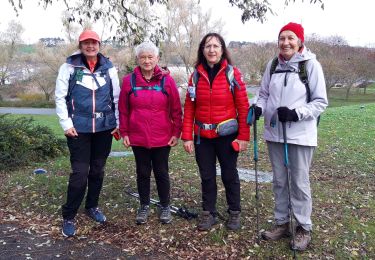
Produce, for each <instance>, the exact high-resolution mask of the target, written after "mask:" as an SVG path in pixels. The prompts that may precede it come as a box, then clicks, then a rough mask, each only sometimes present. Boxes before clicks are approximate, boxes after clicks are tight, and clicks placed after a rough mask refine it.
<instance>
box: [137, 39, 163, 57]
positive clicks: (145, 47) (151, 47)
mask: <svg viewBox="0 0 375 260" xmlns="http://www.w3.org/2000/svg"><path fill="white" fill-rule="evenodd" d="M146 51H148V52H152V53H153V54H155V55H156V56H159V48H158V47H156V45H155V44H153V43H152V42H142V43H141V44H139V45H138V46H136V47H135V56H136V57H138V55H139V54H140V53H142V52H146Z"/></svg>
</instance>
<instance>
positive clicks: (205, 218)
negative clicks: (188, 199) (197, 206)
mask: <svg viewBox="0 0 375 260" xmlns="http://www.w3.org/2000/svg"><path fill="white" fill-rule="evenodd" d="M216 222H217V219H216V217H214V216H213V215H212V214H211V212H209V211H202V215H201V217H200V222H199V224H198V230H200V231H206V230H209V229H210V228H211V227H212V226H213V225H215V224H216Z"/></svg>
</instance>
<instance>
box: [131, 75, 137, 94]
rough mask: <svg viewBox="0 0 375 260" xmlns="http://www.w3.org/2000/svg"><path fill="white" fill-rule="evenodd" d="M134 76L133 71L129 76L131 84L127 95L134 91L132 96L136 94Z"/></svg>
mask: <svg viewBox="0 0 375 260" xmlns="http://www.w3.org/2000/svg"><path fill="white" fill-rule="evenodd" d="M135 78H136V76H135V73H134V72H133V73H132V75H131V78H130V86H131V90H130V92H129V96H130V95H131V94H132V93H134V96H137V85H136V80H135Z"/></svg>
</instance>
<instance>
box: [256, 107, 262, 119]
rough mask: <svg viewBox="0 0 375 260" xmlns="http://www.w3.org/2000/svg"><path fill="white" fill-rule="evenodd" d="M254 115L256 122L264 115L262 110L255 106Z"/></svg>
mask: <svg viewBox="0 0 375 260" xmlns="http://www.w3.org/2000/svg"><path fill="white" fill-rule="evenodd" d="M254 114H255V120H259V117H260V116H261V115H262V108H261V107H258V106H255V109H254Z"/></svg>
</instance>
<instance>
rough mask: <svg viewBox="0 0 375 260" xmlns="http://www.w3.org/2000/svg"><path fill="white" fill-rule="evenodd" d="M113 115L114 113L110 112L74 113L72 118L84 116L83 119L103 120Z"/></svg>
mask: <svg viewBox="0 0 375 260" xmlns="http://www.w3.org/2000/svg"><path fill="white" fill-rule="evenodd" d="M111 114H113V111H109V112H94V113H83V112H74V113H72V117H74V115H77V116H82V117H88V118H95V119H98V118H103V117H105V116H108V115H111Z"/></svg>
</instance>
